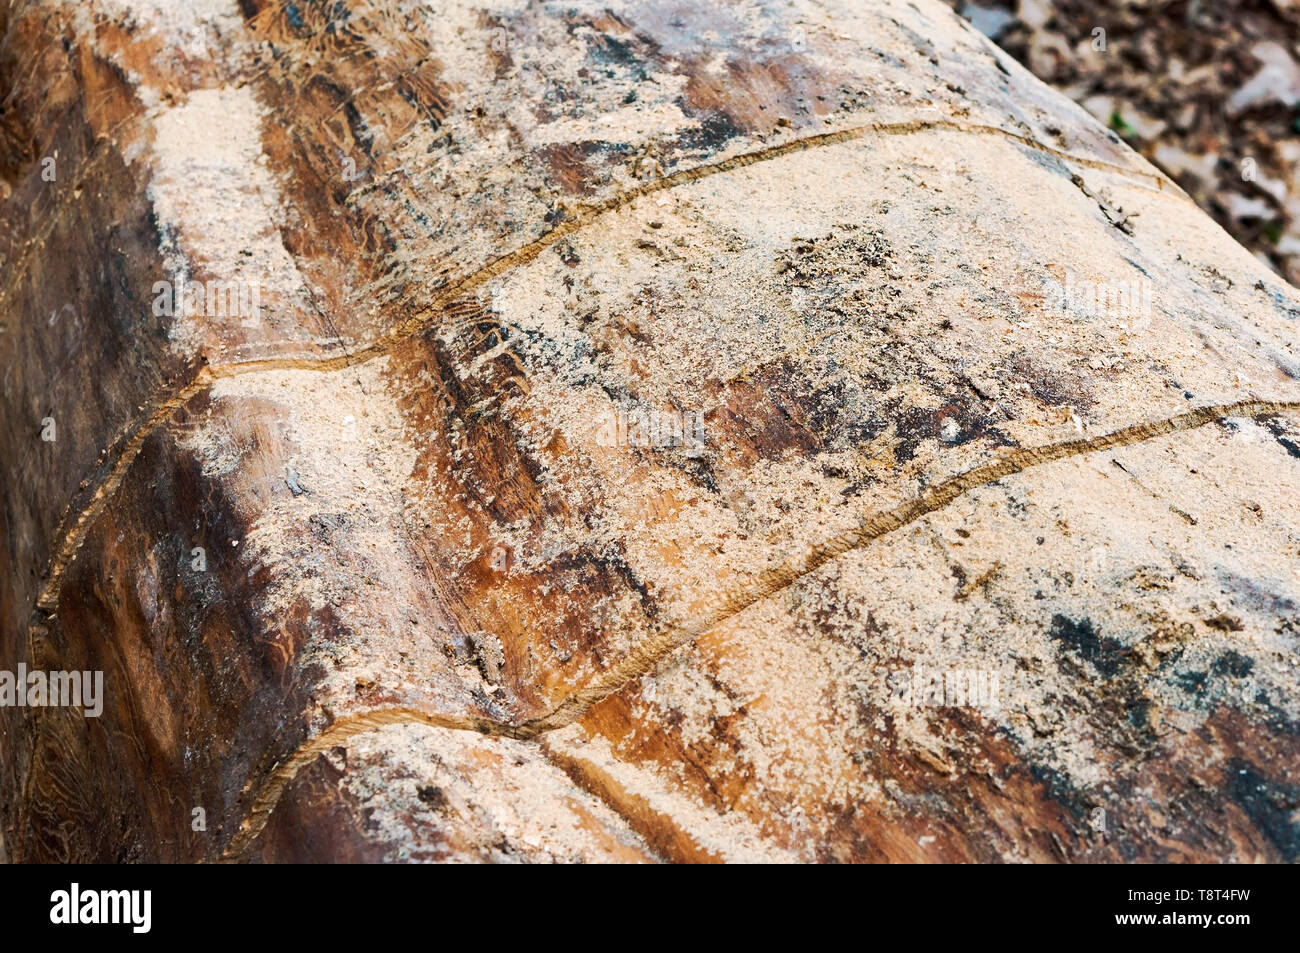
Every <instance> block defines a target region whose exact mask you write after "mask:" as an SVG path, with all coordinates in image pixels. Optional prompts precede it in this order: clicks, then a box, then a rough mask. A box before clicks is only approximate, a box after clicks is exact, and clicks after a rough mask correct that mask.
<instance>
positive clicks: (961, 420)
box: [0, 0, 1300, 860]
mask: <svg viewBox="0 0 1300 953" xmlns="http://www.w3.org/2000/svg"><path fill="white" fill-rule="evenodd" d="M3 17H4V20H3V27H4V42H3V45H2V46H0V76H2V77H3V81H4V86H5V93H6V103H7V104H12V105H10V106H9V108H7V109H6V112H5V114H4V121H3V124H0V144H2V145H3V152H2V153H0V181H3V183H4V184H3V186H0V194H7V197H6V198H5V199H4V202H3V205H2V206H0V214H3V218H4V221H5V223H6V230H5V231H4V233H3V235H2V237H0V260H3V262H4V264H5V268H4V271H3V277H0V282H2V284H0V301H3V303H4V319H5V325H4V330H3V334H0V348H2V349H3V354H4V362H5V371H4V382H3V383H4V401H5V414H4V415H3V418H2V419H0V443H2V445H3V446H4V447H5V449H6V452H7V457H8V458H9V459H10V460H11V461H12V463H11V465H10V467H9V468H8V471H7V476H6V483H5V490H6V492H5V498H4V502H5V506H4V512H3V514H2V517H0V518H3V520H4V526H3V529H4V533H5V539H6V543H7V545H6V547H5V550H4V553H3V556H0V559H3V560H4V562H3V564H0V569H3V570H4V572H3V573H2V574H0V575H2V576H3V579H4V582H3V586H4V589H3V592H2V593H0V611H2V612H3V619H0V623H2V624H3V635H4V639H3V645H2V646H0V661H2V662H3V665H0V667H3V668H9V669H12V668H13V667H14V666H16V664H17V663H18V662H20V661H25V662H26V663H27V664H28V665H29V666H32V667H42V668H46V669H61V668H62V669H70V668H78V669H102V670H103V671H104V672H105V685H106V693H107V696H108V698H107V705H106V709H105V712H104V715H103V717H102V718H100V719H98V720H88V719H83V718H82V717H81V715H80V714H79V713H76V712H67V711H63V710H59V709H44V710H35V712H20V711H18V710H16V709H6V710H4V712H3V717H4V729H5V730H4V733H3V740H2V741H0V755H2V757H3V765H2V766H3V772H4V773H3V776H2V778H0V780H2V782H3V788H4V790H3V821H4V826H5V844H6V845H7V847H8V849H9V852H10V854H11V857H14V858H17V859H31V860H46V859H48V860H53V859H101V860H102V859H107V860H112V859H163V860H203V859H206V860H217V859H235V860H249V859H262V860H296V859H330V858H334V859H349V860H374V859H440V858H461V859H495V860H511V859H539V860H556V859H558V860H580V859H581V860H638V859H649V860H654V859H674V860H726V859H769V860H779V859H825V860H860V859H869V860H900V859H915V860H922V859H929V860H953V859H975V860H993V859H1007V860H1017V859H1033V860H1094V859H1096V860H1100V859H1134V858H1137V859H1148V860H1161V859H1197V860H1211V859H1245V860H1248V859H1256V858H1264V859H1295V857H1296V856H1297V851H1298V850H1300V828H1298V826H1297V825H1296V824H1295V822H1294V820H1293V814H1294V811H1295V810H1296V808H1297V807H1298V806H1300V787H1297V784H1298V782H1297V781H1296V779H1295V778H1294V777H1293V769H1294V766H1295V764H1296V750H1295V748H1296V737H1297V735H1296V718H1297V714H1298V713H1297V708H1298V707H1300V706H1298V705H1297V701H1296V698H1295V683H1296V669H1295V659H1296V648H1297V646H1296V639H1297V637H1298V636H1300V616H1298V615H1297V612H1298V611H1300V610H1297V601H1298V600H1300V576H1298V575H1297V564H1298V563H1300V559H1298V558H1297V557H1298V556H1300V531H1298V530H1297V526H1298V525H1300V521H1298V519H1297V517H1298V516H1300V513H1298V512H1297V507H1298V506H1300V494H1297V493H1296V489H1297V486H1298V485H1300V450H1297V449H1296V448H1297V446H1298V444H1300V434H1298V433H1297V430H1298V427H1300V424H1298V423H1297V420H1298V417H1300V415H1298V414H1297V408H1300V384H1298V383H1297V380H1298V379H1300V364H1298V363H1297V355H1296V348H1295V339H1296V335H1295V329H1296V323H1295V322H1296V315H1297V314H1300V300H1298V298H1297V294H1296V292H1295V291H1294V290H1293V289H1292V288H1290V287H1289V286H1287V285H1285V284H1283V283H1281V282H1280V281H1278V279H1276V277H1275V276H1273V275H1272V274H1271V273H1270V272H1268V270H1267V269H1266V268H1264V267H1263V266H1261V265H1260V264H1259V263H1258V262H1256V261H1255V260H1254V259H1253V258H1252V257H1251V256H1250V255H1249V254H1247V253H1246V252H1245V251H1244V250H1242V249H1241V248H1240V247H1238V246H1236V245H1235V244H1234V243H1233V242H1232V241H1231V239H1230V238H1228V237H1227V236H1226V235H1225V234H1224V233H1222V232H1221V231H1220V230H1219V229H1218V228H1217V227H1216V226H1215V225H1213V223H1212V222H1211V221H1210V220H1209V219H1208V218H1206V217H1205V216H1204V215H1203V214H1202V213H1201V212H1200V211H1199V210H1197V209H1196V208H1195V207H1194V206H1193V205H1192V204H1191V203H1190V202H1189V201H1188V200H1187V198H1186V196H1184V195H1183V194H1182V193H1181V191H1179V190H1178V189H1177V188H1176V187H1175V186H1174V185H1173V184H1172V183H1170V182H1169V181H1168V180H1166V179H1165V178H1164V177H1163V176H1162V175H1160V174H1159V173H1158V172H1157V171H1156V170H1154V169H1153V168H1151V167H1150V166H1148V165H1147V164H1146V163H1145V162H1143V160H1141V159H1140V158H1139V157H1137V156H1136V155H1134V154H1133V153H1132V152H1130V151H1129V150H1128V149H1127V148H1126V147H1124V146H1123V145H1121V144H1120V143H1118V141H1117V140H1116V139H1115V137H1114V136H1113V135H1111V134H1110V133H1109V132H1107V131H1106V130H1104V129H1103V128H1101V127H1100V126H1098V125H1097V124H1096V123H1094V122H1093V121H1092V120H1090V119H1089V118H1087V117H1086V116H1085V115H1084V114H1083V113H1082V112H1081V111H1079V110H1078V109H1077V108H1076V107H1074V106H1073V105H1071V104H1069V103H1068V102H1066V101H1064V100H1063V99H1061V98H1060V97H1058V96H1057V95H1056V94H1054V93H1052V92H1051V91H1050V90H1048V89H1046V88H1045V87H1043V86H1042V85H1041V84H1039V83H1037V82H1036V81H1035V80H1033V79H1032V78H1031V77H1029V76H1028V75H1027V74H1026V73H1024V71H1023V70H1021V69H1020V68H1019V67H1017V66H1016V65H1015V64H1014V63H1012V62H1011V61H1010V60H1009V59H1007V58H1006V57H1005V56H1004V55H1003V54H1001V53H1000V52H998V51H997V50H996V49H995V48H994V47H992V46H991V45H990V44H988V43H987V42H985V41H984V40H983V39H982V38H981V37H978V36H977V35H975V34H974V33H972V32H971V31H970V30H969V28H968V27H967V26H966V25H965V24H963V23H962V22H961V21H959V20H957V19H956V18H955V17H953V16H952V15H951V14H950V13H949V12H948V11H947V10H946V9H945V8H943V7H942V6H940V5H938V4H932V3H917V4H911V3H906V4H905V3H880V4H872V5H866V6H864V5H860V4H856V3H854V4H849V3H844V4H838V3H818V4H812V3H808V4H793V5H781V6H780V7H777V6H775V5H772V6H768V5H761V4H760V5H753V4H734V5H733V4H721V5H708V6H707V7H705V6H703V5H701V6H691V5H683V4H676V3H662V4H661V3H657V2H652V3H637V4H615V5H612V6H611V5H609V4H608V3H601V4H594V3H593V4H589V5H588V4H583V3H578V4H573V5H569V6H567V7H565V8H564V9H563V10H561V9H559V8H550V7H545V6H533V5H526V4H523V3H510V2H503V3H483V4H461V3H452V4H448V5H443V6H440V7H439V9H438V13H437V15H436V16H435V15H434V14H433V13H432V12H431V9H430V8H429V7H427V6H426V5H423V4H417V3H403V2H385V3H377V2H349V3H346V4H328V5H318V4H312V3H288V2H266V0H244V2H240V3H238V4H237V3H235V2H234V0H229V2H226V0H193V2H188V3H166V4H163V3H159V4H157V5H152V4H147V3H146V4H142V5H131V6H130V7H128V6H127V5H125V4H121V3H119V2H116V0H95V2H92V3H62V2H56V0H42V2H16V3H11V4H10V5H9V8H8V10H7V11H6V12H5V13H4V14H3ZM47 156H55V157H56V158H57V168H58V176H57V179H56V181H55V182H48V181H44V180H43V179H42V176H41V171H42V168H43V163H42V159H43V158H45V157H47ZM181 276H184V278H185V279H186V280H189V281H196V282H197V281H222V282H245V283H251V284H254V285H256V286H257V288H258V289H259V290H260V293H261V299H262V309H261V314H260V316H258V317H257V318H255V319H249V317H248V316H246V315H231V314H215V315H213V314H184V313H182V314H177V315H175V316H160V315H157V314H155V313H154V310H153V308H152V304H153V301H154V297H155V294H156V293H155V292H154V290H153V288H154V283H155V282H158V281H172V282H175V281H177V280H179V278H180V277H181ZM1098 284H1100V285H1101V286H1103V287H1110V288H1113V287H1116V286H1122V287H1124V288H1126V289H1127V288H1141V289H1143V292H1144V293H1146V294H1147V296H1148V297H1147V299H1146V300H1149V302H1150V307H1149V309H1143V310H1140V311H1134V310H1132V309H1129V310H1127V311H1126V310H1124V308H1123V307H1120V308H1119V309H1118V310H1116V308H1115V307H1114V305H1115V302H1114V301H1112V302H1111V305H1112V306H1111V307H1110V308H1108V309H1102V311H1101V313H1094V311H1093V310H1090V309H1089V308H1088V307H1086V306H1080V301H1081V300H1083V299H1080V298H1079V297H1078V296H1077V290H1078V289H1080V288H1084V287H1087V286H1088V285H1093V286H1095V285H1098ZM1064 287H1071V288H1074V289H1076V297H1075V298H1073V299H1068V300H1067V301H1066V304H1065V306H1062V302H1061V297H1060V292H1061V289H1062V288H1064ZM1135 300H1137V301H1139V302H1140V301H1141V300H1142V295H1141V294H1139V295H1137V296H1136V297H1135ZM1085 304H1086V302H1085ZM650 411H653V412H656V413H659V414H668V413H671V412H683V413H688V414H690V413H696V412H698V413H700V414H702V416H703V420H704V425H705V426H704V434H705V437H704V441H703V445H702V446H701V447H698V448H692V447H689V446H683V445H676V446H646V445H631V446H628V445H618V444H617V443H616V444H615V445H613V446H611V445H609V444H610V441H609V440H607V439H603V436H604V435H607V434H608V428H609V424H610V420H611V416H612V415H614V416H616V415H617V414H618V413H620V412H623V413H627V412H650ZM45 417H53V418H55V420H56V421H57V424H58V439H57V440H56V441H54V442H52V443H51V442H44V441H41V440H40V439H39V429H40V421H41V420H42V419H43V418H45ZM1112 459H1113V462H1112ZM195 546H199V547H203V548H204V550H205V553H206V558H207V567H206V569H205V570H204V571H196V570H194V569H193V567H192V562H191V549H192V547H195ZM968 670H972V671H973V670H978V671H981V672H986V673H996V674H997V675H998V677H999V682H998V684H999V686H1000V704H999V705H998V706H997V707H996V708H988V707H985V708H974V707H917V706H915V705H911V704H907V703H905V701H904V698H903V696H902V695H901V694H900V691H899V685H900V684H901V682H900V679H902V680H904V681H905V680H906V678H908V677H909V675H910V673H920V672H931V673H933V672H952V671H968ZM198 806H201V807H204V809H205V811H206V812H207V816H208V819H209V821H208V830H207V831H205V832H195V831H193V830H191V825H190V820H191V810H192V808H193V807H198ZM1098 811H1100V812H1102V813H1101V814H1098V813H1097V812H1098ZM1099 818H1100V822H1099Z"/></svg>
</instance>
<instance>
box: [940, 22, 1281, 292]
mask: <svg viewBox="0 0 1300 953" xmlns="http://www.w3.org/2000/svg"><path fill="white" fill-rule="evenodd" d="M948 2H949V3H950V4H951V5H952V6H953V7H954V8H955V9H956V10H957V11H958V12H959V13H960V14H962V16H964V17H966V19H968V20H969V21H970V22H971V24H972V25H973V26H975V27H976V28H977V29H979V30H980V32H982V33H984V34H985V35H987V36H989V37H991V38H992V39H994V40H995V41H997V43H998V44H999V45H1000V46H1002V47H1003V49H1005V50H1006V51H1007V52H1008V53H1010V54H1011V55H1012V56H1014V57H1015V58H1016V59H1017V60H1019V61H1020V62H1021V63H1023V64H1024V65H1025V66H1026V67H1028V68H1029V69H1030V70H1031V71H1032V72H1033V73H1034V74H1035V75H1036V76H1038V77H1039V78H1040V79H1042V80H1044V81H1045V82H1047V83H1050V84H1051V85H1053V86H1055V87H1056V88H1058V89H1059V90H1061V91H1062V92H1064V93H1065V94H1066V95H1068V96H1070V97H1071V98H1072V99H1074V100H1075V101H1076V102H1078V103H1080V104H1081V105H1082V106H1083V107H1084V108H1085V109H1087V110H1088V111H1089V112H1090V113H1092V114H1093V115H1094V116H1096V117H1097V118H1098V119H1100V120H1101V121H1102V122H1104V123H1106V124H1107V125H1108V126H1110V128H1112V129H1114V130H1115V131H1116V132H1117V133H1118V134H1119V135H1121V136H1123V137H1124V139H1126V140H1127V141H1128V143H1129V144H1130V145H1131V146H1132V147H1133V148H1134V149H1136V150H1137V151H1139V152H1141V153H1142V154H1143V155H1144V156H1146V158H1147V159H1149V160H1150V161H1151V162H1153V163H1155V164H1156V165H1157V166H1159V167H1160V168H1161V169H1163V170H1164V171H1165V172H1166V173H1168V174H1169V176H1170V177H1172V178H1173V179H1174V180H1176V181H1177V182H1178V184H1179V185H1181V186H1182V187H1183V188H1184V189H1185V190H1187V192H1188V193H1189V194H1190V195H1191V196H1192V197H1193V198H1195V199H1196V201H1197V202H1199V203H1200V205H1201V207H1202V208H1204V209H1205V210H1206V211H1207V212H1209V213H1210V214H1211V215H1213V216H1214V218H1215V219H1216V220H1217V221H1218V222H1219V224H1220V225H1222V226H1223V227H1224V228H1225V229H1227V230H1228V232H1230V233H1231V234H1232V235H1233V236H1234V237H1235V238H1236V239H1237V240H1238V241H1239V242H1241V243H1242V244H1243V245H1245V246H1246V247H1247V248H1249V249H1250V250H1251V251H1252V252H1254V253H1255V255H1256V256H1258V257H1259V258H1260V259H1262V260H1263V261H1265V262H1267V263H1268V264H1269V265H1270V266H1271V267H1273V269H1274V270H1276V271H1277V272H1278V273H1280V274H1282V275H1284V276H1285V277H1286V278H1287V279H1288V280H1289V281H1290V282H1291V283H1292V284H1300V62H1298V61H1300V0H1254V2H1235V0H1175V2H1160V0H982V2H981V3H978V4H975V3H967V2H963V0H948Z"/></svg>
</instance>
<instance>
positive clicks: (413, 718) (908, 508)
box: [223, 400, 1300, 860]
mask: <svg viewBox="0 0 1300 953" xmlns="http://www.w3.org/2000/svg"><path fill="white" fill-rule="evenodd" d="M1293 411H1300V401H1269V400H1248V401H1239V402H1236V403H1231V404H1217V405H1212V406H1207V407H1200V408H1197V409H1195V410H1191V411H1188V412H1187V413H1183V414H1178V415H1176V416H1173V417H1168V418H1165V419H1163V420H1158V421H1149V422H1145V423H1141V424H1134V425H1133V426H1130V427H1125V428H1123V429H1121V430H1116V431H1112V432H1111V433H1108V434H1103V435H1101V436H1099V437H1092V438H1082V439H1078V440H1066V441H1061V442H1059V443H1054V444H1047V445H1045V446H1041V447H1031V448H1021V449H1019V450H1017V451H1015V452H1014V453H1011V454H1009V455H1007V456H1006V457H1004V458H1003V459H1001V460H996V461H994V462H992V463H987V464H984V465H982V466H978V467H974V468H973V469H970V470H967V471H965V472H964V473H960V474H958V475H957V476H954V477H951V478H949V479H947V480H944V481H942V482H940V483H937V484H935V485H934V486H932V487H930V488H929V489H928V490H926V491H925V492H924V493H922V494H921V495H920V496H919V497H917V498H916V499H915V500H913V501H911V502H910V503H906V504H903V505H901V506H898V507H895V508H893V509H890V510H885V511H883V512H879V513H875V514H873V515H871V516H869V517H867V518H866V519H864V520H863V521H862V522H861V523H859V525H858V526H857V527H856V528H854V529H853V530H850V531H849V532H846V533H842V534H840V535H838V536H835V537H832V538H831V539H828V540H826V541H825V542H823V543H820V544H818V545H817V546H814V547H811V548H809V549H808V550H807V551H806V552H805V553H804V554H803V555H802V556H800V557H798V558H796V559H794V560H791V561H789V562H787V563H785V564H784V565H783V566H780V567H778V568H777V569H774V570H771V571H769V572H768V573H765V574H764V576H763V577H762V580H761V582H760V583H759V584H758V585H757V586H754V587H751V588H750V589H748V590H747V591H745V592H742V593H736V594H733V595H730V596H727V597H725V598H723V599H722V600H720V602H719V604H718V607H717V608H716V609H715V610H714V611H712V612H710V613H708V614H707V615H705V616H704V617H703V618H700V619H699V620H697V621H696V622H695V623H694V624H692V625H690V626H684V627H676V628H671V629H666V630H664V631H661V632H659V633H658V634H656V635H652V636H651V637H650V638H648V639H646V640H645V641H644V642H642V643H641V644H639V645H638V646H637V648H636V649H634V650H633V651H632V652H631V653H630V654H629V655H628V657H627V658H625V659H624V660H623V661H622V662H620V663H618V664H617V665H615V666H614V667H613V668H612V669H611V670H610V671H609V673H608V674H607V675H606V676H605V677H603V678H601V679H599V680H598V681H596V682H595V683H594V684H593V685H591V686H589V687H587V688H583V689H580V690H578V691H576V692H574V693H573V694H571V695H569V696H568V697H566V698H565V699H564V700H563V701H562V702H561V703H560V704H559V705H557V706H556V707H555V708H554V709H553V710H552V711H551V712H549V713H548V714H546V715H543V716H541V717H539V718H534V719H531V720H529V721H525V722H522V723H519V724H517V725H512V724H507V723H504V722H497V721H493V720H491V719H488V718H456V717H453V716H449V715H435V714H431V713H428V712H424V711H420V710H419V709H415V708H384V709H375V710H373V711H369V712H365V713H363V714H360V715H353V716H349V717H347V718H342V719H340V720H339V721H337V722H335V723H334V724H333V725H331V726H330V727H329V728H327V729H326V730H325V731H324V732H322V733H321V734H320V735H318V736H316V737H315V738H312V739H311V740H309V741H307V742H306V743H304V744H303V745H302V746H301V747H300V748H299V749H298V750H297V751H295V752H294V754H293V755H291V756H290V757H289V758H288V759H286V760H285V761H283V762H282V763H281V764H280V766H279V767H278V768H276V770H275V771H274V773H273V774H272V775H271V777H270V778H269V779H268V780H267V781H266V783H265V784H263V786H262V788H261V790H260V791H259V793H258V794H257V796H256V798H255V799H254V800H253V802H252V806H251V807H250V808H249V810H248V813H247V814H246V815H245V818H244V821H243V822H242V824H241V825H240V828H239V831H238V832H237V833H236V835H235V837H234V838H233V839H232V840H231V842H230V845H229V846H228V847H227V849H226V851H225V853H224V854H223V859H225V860H237V859H239V857H240V856H241V855H242V854H243V853H245V852H246V851H247V850H248V849H249V847H251V845H252V843H253V841H254V840H255V839H256V838H257V836H258V834H260V833H261V831H262V830H263V829H264V828H265V827H266V824H267V822H268V821H269V820H270V815H271V813H272V812H273V811H274V810H275V806H276V804H277V803H278V802H279V800H280V798H281V796H282V795H283V793H284V791H285V789H286V788H287V787H288V785H289V784H290V783H291V782H292V781H293V779H294V777H296V776H297V774H298V772H299V771H301V770H302V769H303V768H305V767H306V766H307V765H309V764H310V763H311V762H312V761H313V760H314V759H315V758H316V757H317V756H318V755H319V754H320V753H322V752H323V751H325V750H327V749H329V748H330V747H332V746H333V745H337V744H341V743H344V742H346V741H347V740H348V739H349V738H352V737H354V736H356V735H357V734H360V733H361V732H364V731H369V730H371V729H373V728H381V727H384V726H386V725H395V724H424V725H430V726H432V727H436V728H449V729H455V730H461V731H475V732H478V733H479V734H485V735H492V736H496V737H505V738H514V739H517V740H522V741H530V740H534V739H536V738H538V737H539V736H540V735H543V734H545V733H547V732H551V731H556V730H559V729H561V728H565V727H568V726H569V725H571V724H573V723H574V722H575V721H577V720H578V719H579V718H581V717H582V716H583V715H584V714H586V712H587V711H588V710H590V709H591V708H592V706H594V705H596V704H598V703H599V702H601V701H602V700H604V699H605V698H607V697H609V696H610V695H612V694H614V693H615V692H617V691H619V690H620V689H622V688H623V687H624V686H625V685H627V684H628V683H630V682H631V681H633V680H634V679H636V678H639V677H641V676H642V675H645V674H647V673H648V672H650V671H651V670H652V669H653V668H654V666H655V665H656V664H658V662H659V661H661V660H662V659H663V658H664V657H666V656H667V655H668V654H669V653H671V652H673V651H674V650H676V649H678V648H681V647H682V646H685V645H688V644H690V643H691V642H693V641H695V640H696V639H698V638H700V637H702V636H704V635H706V634H708V633H709V632H711V631H712V630H714V629H716V628H717V627H718V626H720V625H723V624H724V623H726V622H727V621H728V620H729V619H731V618H733V617H734V616H736V615H739V614H740V613H741V612H743V611H745V610H746V609H748V608H750V607H751V606H753V605H755V604H757V603H758V602H761V601H762V600H764V599H766V598H768V597H770V596H772V595H775V594H776V593H778V592H781V591H784V590H785V589H788V588H789V587H790V586H791V585H793V584H794V583H796V582H798V581H799V580H800V579H802V578H803V577H805V576H807V575H808V574H809V573H812V572H815V571H816V570H818V569H820V568H821V567H822V566H824V565H826V564H827V563H828V562H830V561H831V560H833V559H835V558H836V557H838V556H842V555H843V554H845V553H847V552H849V551H850V550H853V549H858V548H861V547H863V546H866V545H869V544H870V543H872V542H874V541H875V540H877V539H879V538H881V537H882V536H885V535H888V534H889V533H892V532H894V531H895V530H898V529H901V528H903V527H904V526H907V525H909V524H911V523H913V522H915V521H916V520H918V519H921V518H922V517H924V516H927V515H929V514H931V513H935V512H937V511H939V510H941V509H943V508H944V507H946V506H948V505H949V504H951V503H952V502H953V501H954V500H956V499H957V498H958V497H961V496H964V495H965V494H967V493H969V492H971V491H973V490H977V489H980V488H981V487H984V486H987V485H989V484H991V483H993V482H996V481H997V480H1001V479H1004V478H1006V477H1009V476H1015V475H1016V474H1019V473H1023V472H1025V471H1027V470H1030V469H1033V468H1035V467H1038V466H1042V465H1044V464H1048V463H1054V462H1057V461H1059V460H1064V459H1068V458H1070V457H1077V456H1084V455H1087V454H1089V453H1096V452H1101V451H1105V450H1112V449H1115V448H1120V447H1129V446H1133V445H1134V444H1138V443H1142V442H1145V441H1148V440H1153V439H1156V438H1158V437H1163V436H1168V435H1169V434H1173V433H1178V432H1181V431H1187V430H1193V429H1196V428H1197V427H1202V426H1205V425H1206V424H1210V423H1214V422H1216V421H1219V420H1223V419H1224V418H1227V417H1238V416H1241V417H1250V416H1256V415H1259V414H1268V413H1286V412H1293ZM602 800H604V799H603V798H602Z"/></svg>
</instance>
